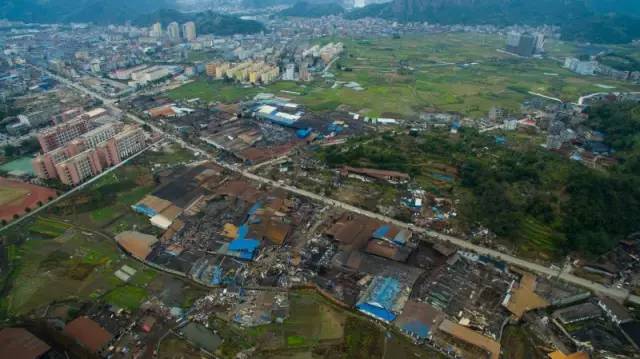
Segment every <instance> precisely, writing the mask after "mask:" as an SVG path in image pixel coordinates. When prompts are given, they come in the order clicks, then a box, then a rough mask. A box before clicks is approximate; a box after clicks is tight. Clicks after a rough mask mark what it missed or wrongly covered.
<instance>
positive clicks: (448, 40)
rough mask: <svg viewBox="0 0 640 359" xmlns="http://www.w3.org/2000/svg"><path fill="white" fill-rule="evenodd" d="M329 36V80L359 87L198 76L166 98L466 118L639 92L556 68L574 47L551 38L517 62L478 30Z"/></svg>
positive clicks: (629, 86)
mask: <svg viewBox="0 0 640 359" xmlns="http://www.w3.org/2000/svg"><path fill="white" fill-rule="evenodd" d="M331 40H332V41H342V42H343V43H344V44H345V52H344V53H343V55H342V56H341V58H340V60H338V61H337V65H340V66H342V67H344V68H348V69H349V70H345V71H340V70H338V69H337V68H336V67H335V66H334V67H333V68H332V69H331V72H333V73H334V74H335V75H336V78H335V79H336V80H339V81H356V82H358V83H359V84H360V85H361V86H362V87H364V91H354V90H351V89H349V88H344V87H340V86H338V87H336V88H332V85H333V80H329V79H327V80H326V81H325V79H322V78H319V77H317V78H316V80H315V81H313V82H311V83H308V84H304V85H299V84H295V83H293V82H278V83H275V84H272V85H269V86H266V87H264V88H243V87H240V86H238V85H234V84H231V83H224V82H222V81H205V80H198V81H195V82H193V83H191V84H188V85H185V86H183V87H181V88H178V89H176V90H174V91H172V92H171V93H170V94H169V95H170V96H171V97H172V98H173V99H188V98H194V97H200V98H201V99H203V100H207V101H222V102H233V101H237V100H241V99H244V98H246V97H248V96H253V95H255V94H256V93H258V92H273V93H276V94H278V95H280V96H285V97H290V98H291V99H292V100H293V101H297V102H300V103H302V104H304V105H306V106H308V107H309V108H310V109H311V110H315V111H322V110H335V109H336V108H337V107H339V106H342V108H343V109H348V110H351V111H356V112H360V113H363V114H366V115H371V116H389V117H393V116H396V117H406V116H416V115H417V114H419V113H420V112H422V111H424V110H439V111H453V112H460V113H462V114H465V115H469V116H484V115H486V113H487V112H488V111H489V109H490V108H491V107H492V106H501V107H504V108H507V109H511V110H517V109H518V108H519V106H520V104H521V103H522V101H523V100H525V99H527V98H530V97H531V95H530V94H529V93H528V92H529V91H531V92H537V93H540V94H544V95H546V96H551V97H557V98H560V99H562V100H563V101H577V100H578V98H579V97H580V96H582V95H585V94H589V93H593V92H598V91H602V87H599V86H598V85H605V86H612V87H613V88H615V89H616V90H619V91H625V90H634V91H638V90H640V86H636V85H633V84H630V83H626V82H619V81H612V80H609V79H606V78H599V77H586V76H579V75H577V74H574V73H571V72H570V71H568V70H566V69H563V68H562V60H563V59H564V56H568V55H572V54H573V51H575V47H574V46H573V45H572V44H570V43H564V42H557V41H553V40H550V41H548V44H547V45H546V46H547V47H548V48H549V53H550V56H551V57H553V58H554V59H523V58H517V57H514V56H512V55H509V54H505V53H501V52H499V51H497V50H498V49H500V48H502V47H504V38H502V37H500V36H496V35H485V34H470V33H469V34H467V33H458V34H433V35H424V36H420V37H415V36H411V37H410V36H407V37H403V38H400V39H389V38H380V39H365V40H354V39H331ZM326 41H329V40H326ZM281 90H285V91H294V92H298V93H300V95H292V94H290V93H283V92H282V91H281Z"/></svg>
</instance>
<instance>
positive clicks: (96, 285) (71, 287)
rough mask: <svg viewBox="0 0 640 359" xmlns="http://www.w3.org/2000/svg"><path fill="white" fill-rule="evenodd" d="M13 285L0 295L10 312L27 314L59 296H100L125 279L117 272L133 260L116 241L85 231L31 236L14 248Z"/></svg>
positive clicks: (86, 298) (59, 297)
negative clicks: (123, 254) (52, 236)
mask: <svg viewBox="0 0 640 359" xmlns="http://www.w3.org/2000/svg"><path fill="white" fill-rule="evenodd" d="M12 251H14V253H13V254H12V256H13V257H14V258H15V259H14V261H13V262H14V263H13V266H14V271H13V272H12V273H13V274H12V277H11V278H9V280H10V283H11V289H10V291H9V292H8V293H7V295H6V296H4V297H3V298H2V299H0V302H1V303H2V306H3V308H5V309H6V310H7V314H8V315H24V314H27V313H29V312H32V311H33V310H35V309H37V308H42V307H43V306H45V305H46V304H48V303H51V302H53V301H57V300H66V299H70V298H75V299H78V300H88V299H92V298H99V297H100V296H101V295H102V294H103V293H105V292H106V291H109V290H111V289H113V288H115V286H116V285H119V284H120V283H121V282H119V281H117V280H112V278H111V277H113V272H115V271H116V270H117V269H118V268H120V267H121V266H122V265H123V264H131V263H132V261H133V260H131V259H129V258H123V257H121V256H120V254H119V252H118V250H117V248H116V245H115V243H114V242H113V241H110V240H107V239H106V238H102V237H97V236H88V235H84V234H82V233H72V234H70V235H67V236H62V237H58V238H56V239H49V240H30V241H27V242H25V243H23V244H21V245H18V246H15V249H14V250H12Z"/></svg>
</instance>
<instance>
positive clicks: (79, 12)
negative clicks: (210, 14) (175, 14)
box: [0, 0, 175, 24]
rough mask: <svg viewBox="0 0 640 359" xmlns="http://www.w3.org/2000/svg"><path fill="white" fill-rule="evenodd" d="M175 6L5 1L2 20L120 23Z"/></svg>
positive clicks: (157, 1) (103, 0)
mask: <svg viewBox="0 0 640 359" xmlns="http://www.w3.org/2000/svg"><path fill="white" fill-rule="evenodd" d="M174 7H175V0H47V1H43V0H2V1H0V18H6V19H9V20H14V21H24V22H35V23H66V22H92V23H96V24H118V23H124V22H125V21H127V20H131V19H133V18H134V17H136V16H138V15H141V14H144V13H147V12H152V11H155V10H158V9H163V8H174Z"/></svg>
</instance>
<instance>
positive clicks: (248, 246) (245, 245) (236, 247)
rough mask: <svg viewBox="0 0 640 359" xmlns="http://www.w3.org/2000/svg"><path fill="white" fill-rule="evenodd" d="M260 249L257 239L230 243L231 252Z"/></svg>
mask: <svg viewBox="0 0 640 359" xmlns="http://www.w3.org/2000/svg"><path fill="white" fill-rule="evenodd" d="M258 247H260V241H259V240H257V239H234V240H233V241H231V243H229V250H231V251H251V252H253V251H255V250H256V248H258Z"/></svg>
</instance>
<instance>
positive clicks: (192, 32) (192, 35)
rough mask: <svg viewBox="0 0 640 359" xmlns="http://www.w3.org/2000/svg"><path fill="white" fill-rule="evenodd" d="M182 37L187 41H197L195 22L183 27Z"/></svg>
mask: <svg viewBox="0 0 640 359" xmlns="http://www.w3.org/2000/svg"><path fill="white" fill-rule="evenodd" d="M182 36H183V37H184V39H185V40H186V41H193V40H195V39H196V36H197V34H196V24H195V23H194V22H193V21H189V22H186V23H184V24H183V25H182Z"/></svg>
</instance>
